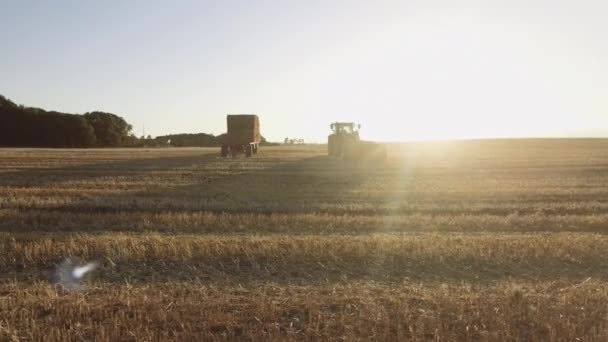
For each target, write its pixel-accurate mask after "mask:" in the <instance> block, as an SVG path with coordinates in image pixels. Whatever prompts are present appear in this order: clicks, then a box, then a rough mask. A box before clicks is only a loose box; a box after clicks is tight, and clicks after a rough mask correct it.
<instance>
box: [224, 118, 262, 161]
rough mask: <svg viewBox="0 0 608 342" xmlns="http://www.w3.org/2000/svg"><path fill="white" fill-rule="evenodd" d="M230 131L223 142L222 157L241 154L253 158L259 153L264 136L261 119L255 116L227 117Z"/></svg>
mask: <svg viewBox="0 0 608 342" xmlns="http://www.w3.org/2000/svg"><path fill="white" fill-rule="evenodd" d="M226 123H227V126H228V131H227V133H226V135H225V136H224V139H223V141H222V150H221V155H222V157H227V156H228V155H231V156H232V157H236V156H237V155H239V154H240V153H244V154H245V156H247V157H251V156H252V155H254V154H257V153H258V151H259V146H260V142H261V141H262V135H261V134H260V119H259V118H258V116H257V115H254V114H237V115H227V116H226Z"/></svg>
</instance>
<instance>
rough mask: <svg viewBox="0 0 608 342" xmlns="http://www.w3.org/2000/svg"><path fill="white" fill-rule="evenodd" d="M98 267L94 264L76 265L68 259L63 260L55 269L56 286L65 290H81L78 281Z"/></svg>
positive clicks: (76, 263)
mask: <svg viewBox="0 0 608 342" xmlns="http://www.w3.org/2000/svg"><path fill="white" fill-rule="evenodd" d="M97 266H98V263H96V262H89V263H78V262H74V261H73V260H71V259H70V258H68V259H65V260H64V261H63V262H62V263H61V264H60V265H59V266H58V267H57V281H56V282H57V285H60V286H61V287H62V288H64V289H66V290H76V291H77V290H82V285H81V284H80V281H81V280H82V278H83V277H84V276H85V275H86V274H87V273H89V272H91V271H93V270H95V269H96V268H97Z"/></svg>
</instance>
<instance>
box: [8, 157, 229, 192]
mask: <svg viewBox="0 0 608 342" xmlns="http://www.w3.org/2000/svg"><path fill="white" fill-rule="evenodd" d="M217 158H218V157H217V154H215V153H208V152H205V153H202V154H200V155H195V154H189V155H183V156H167V157H144V158H133V159H127V160H113V161H99V162H94V163H87V164H79V165H70V166H62V167H48V168H20V169H19V170H17V171H10V172H2V173H0V176H1V177H0V187H41V188H43V187H52V186H53V185H61V184H69V183H74V182H76V183H79V184H82V183H86V182H88V181H94V180H97V179H103V178H106V179H107V178H111V177H138V176H142V175H145V174H147V173H150V172H162V171H168V170H176V171H178V170H181V169H187V168H189V167H190V168H191V167H192V166H197V165H202V164H206V163H208V162H209V161H212V160H215V159H217Z"/></svg>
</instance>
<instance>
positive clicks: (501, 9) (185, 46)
mask: <svg viewBox="0 0 608 342" xmlns="http://www.w3.org/2000/svg"><path fill="white" fill-rule="evenodd" d="M0 1H1V7H0V41H1V42H2V47H1V48H0V94H3V95H5V96H6V97H8V98H10V99H12V100H13V101H15V102H17V103H21V104H26V105H29V106H36V107H42V108H45V109H52V110H59V111H64V112H71V113H84V112H86V111H92V110H103V111H108V112H112V113H116V114H119V115H121V116H123V117H124V118H125V119H126V120H127V121H128V122H129V123H131V124H132V125H133V126H134V128H135V130H134V131H135V133H136V134H137V135H138V136H139V135H141V133H142V126H143V125H144V124H145V127H146V134H152V135H153V136H156V135H163V134H169V133H185V132H187V133H194V132H206V133H213V134H220V133H222V132H224V131H225V115H226V114H228V113H257V114H259V115H260V120H261V126H262V134H263V135H265V136H266V137H268V138H269V139H270V140H283V138H285V137H287V136H289V137H294V138H304V139H306V140H309V141H324V140H325V139H326V136H327V134H328V133H329V124H330V123H331V122H332V121H335V120H347V121H356V122H360V123H361V124H362V126H363V127H362V132H361V135H362V137H363V138H367V139H371V140H383V141H399V140H415V139H450V138H475V137H511V136H512V137H522V136H608V19H607V18H608V1H584V0H583V1H574V0H572V1H559V0H551V1H550V0H530V1H517V0H508V1H492V0H481V1H466V0H464V1H453V0H438V1H433V0H420V1H408V0H402V1H368V0H363V1H357V0H345V1H332V0H325V1H312V0H307V1H299V0H293V1H291V0H285V1H281V0H273V1H255V0H251V1H245V0H244V1H231V0H222V1H203V0H200V1H151V0H146V1H81V0H74V1H61V0H57V1H28V0H14V1H13V0H0Z"/></svg>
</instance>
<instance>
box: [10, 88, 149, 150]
mask: <svg viewBox="0 0 608 342" xmlns="http://www.w3.org/2000/svg"><path fill="white" fill-rule="evenodd" d="M131 130H132V127H131V125H129V124H128V123H127V122H126V121H125V120H124V119H123V118H121V117H120V116H118V115H116V114H112V113H104V112H89V113H86V114H83V115H79V114H67V113H61V112H56V111H45V110H44V109H40V108H32V107H25V106H23V105H17V104H15V103H14V102H12V101H11V100H9V99H7V98H6V97H4V96H2V95H0V146H9V147H118V146H126V145H129V144H133V143H135V142H136V140H137V138H135V136H133V135H131V134H130V133H131Z"/></svg>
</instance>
